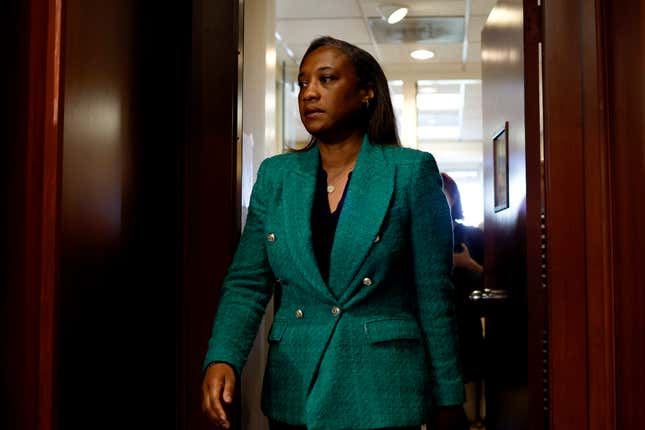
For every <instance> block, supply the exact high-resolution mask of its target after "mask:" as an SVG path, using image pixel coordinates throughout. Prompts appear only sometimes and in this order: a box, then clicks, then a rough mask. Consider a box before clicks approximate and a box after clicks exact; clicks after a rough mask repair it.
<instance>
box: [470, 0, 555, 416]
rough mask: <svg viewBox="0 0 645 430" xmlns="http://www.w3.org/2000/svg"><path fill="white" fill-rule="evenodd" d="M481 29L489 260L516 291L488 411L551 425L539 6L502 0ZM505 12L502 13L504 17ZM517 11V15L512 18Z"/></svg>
mask: <svg viewBox="0 0 645 430" xmlns="http://www.w3.org/2000/svg"><path fill="white" fill-rule="evenodd" d="M496 7H497V8H498V12H499V13H493V14H491V15H490V16H489V18H488V20H487V22H486V25H485V27H484V30H483V32H482V52H483V62H482V82H483V101H484V109H483V111H484V136H485V143H484V176H485V178H484V192H485V198H484V201H485V233H486V257H485V260H486V264H485V269H486V271H485V283H486V287H487V288H490V289H503V290H506V291H508V292H510V295H511V298H510V300H507V301H506V302H504V303H500V304H499V305H497V306H495V307H491V308H490V309H489V310H488V312H487V320H486V343H487V345H488V347H487V348H486V351H487V359H486V409H487V412H486V415H487V425H488V426H490V427H491V428H495V429H506V428H508V429H521V428H531V429H540V428H544V420H543V419H541V417H542V416H543V415H544V411H543V374H542V368H543V365H542V362H541V359H542V348H543V345H542V342H541V341H542V332H543V330H544V328H545V295H544V292H543V289H542V288H541V282H540V213H541V208H540V206H541V205H540V193H541V190H540V128H539V127H540V121H539V120H540V117H539V115H540V112H539V75H538V58H539V57H538V42H539V37H540V16H539V9H538V8H537V7H535V5H533V4H532V3H531V2H523V1H521V0H516V1H500V2H498V3H497V6H496ZM498 18H499V19H498ZM511 18H512V19H511ZM506 123H508V132H507V134H508V175H509V179H508V186H509V189H508V196H509V201H508V208H506V209H503V210H500V211H496V210H495V191H494V185H495V178H494V176H495V173H494V171H495V161H494V159H495V156H494V149H493V146H494V144H493V138H494V137H495V136H496V135H497V134H498V133H499V132H500V131H501V130H502V129H503V128H504V126H505V124H506Z"/></svg>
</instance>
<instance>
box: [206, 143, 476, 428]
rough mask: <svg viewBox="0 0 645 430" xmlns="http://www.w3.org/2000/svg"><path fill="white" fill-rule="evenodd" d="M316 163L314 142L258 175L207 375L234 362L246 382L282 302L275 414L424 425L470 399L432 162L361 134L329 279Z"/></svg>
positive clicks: (443, 209)
mask: <svg viewBox="0 0 645 430" xmlns="http://www.w3.org/2000/svg"><path fill="white" fill-rule="evenodd" d="M319 160H320V156H319V151H318V148H317V147H313V148H312V149H310V150H308V151H306V152H294V153H288V154H282V155H278V156H275V157H271V158H269V159H267V160H265V161H264V162H263V163H262V165H261V166H260V169H259V172H258V178H257V181H256V183H255V186H254V188H253V192H252V196H251V204H250V207H249V213H248V217H247V221H246V226H245V228H244V232H243V234H242V238H241V240H240V244H239V247H238V250H237V252H236V254H235V257H234V260H233V263H232V265H231V266H230V268H229V270H228V273H227V275H226V277H225V279H224V282H223V287H222V295H221V301H220V305H219V309H218V311H217V314H216V316H215V321H214V324H213V331H212V336H211V339H210V341H209V345H208V352H207V353H206V358H205V360H204V368H205V367H206V366H207V365H208V364H209V363H212V362H226V363H229V364H230V365H231V366H232V367H233V368H234V369H235V370H236V372H237V373H238V375H239V373H240V372H241V370H242V368H243V366H244V364H245V362H246V359H247V357H248V354H249V351H250V348H251V346H252V343H253V340H254V339H255V335H256V333H257V330H258V327H259V324H260V321H261V318H262V315H263V314H264V312H265V307H266V305H267V303H268V302H269V299H270V298H271V295H272V293H274V294H275V301H274V304H275V307H274V308H275V314H274V318H273V325H272V326H271V329H270V331H269V335H268V342H269V344H270V349H269V354H268V361H267V365H266V369H265V374H264V381H263V388H262V411H263V412H264V413H265V414H266V415H267V416H269V417H272V418H274V419H277V420H280V421H284V422H287V423H290V424H306V425H307V427H308V429H310V430H340V429H352V430H357V429H374V428H382V427H392V426H412V425H417V424H421V423H423V422H424V418H425V416H426V414H427V413H428V412H429V409H430V408H431V407H432V406H436V405H455V404H461V403H462V402H463V384H462V378H461V373H460V371H459V369H458V364H457V354H456V332H455V322H454V313H453V299H452V296H453V287H452V284H451V283H450V279H449V276H450V272H451V269H452V223H451V217H450V209H449V207H448V203H447V201H446V198H445V197H444V194H443V192H442V190H441V177H440V175H439V172H438V170H437V166H436V163H435V161H434V159H433V157H432V156H431V155H430V154H428V153H424V152H421V151H416V150H411V149H405V148H400V147H391V146H381V145H375V144H372V143H370V142H369V141H368V140H367V138H364V139H363V143H362V146H361V150H360V153H359V156H358V160H357V162H356V166H355V168H354V172H353V173H352V180H351V181H350V183H349V189H348V190H347V194H346V196H345V202H344V206H343V208H342V212H341V214H340V219H339V221H338V227H337V230H336V235H335V238H334V243H333V247H332V253H331V264H330V275H329V282H328V283H325V282H324V281H323V279H322V277H321V275H320V272H319V270H318V266H317V264H316V259H315V256H314V252H313V247H312V239H311V237H312V234H311V225H310V222H311V210H312V204H313V198H314V188H315V183H316V173H317V170H318V167H319V163H320V161H319Z"/></svg>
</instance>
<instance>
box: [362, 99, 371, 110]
mask: <svg viewBox="0 0 645 430" xmlns="http://www.w3.org/2000/svg"><path fill="white" fill-rule="evenodd" d="M361 106H362V107H363V109H364V110H368V109H369V108H370V99H365V100H363V101H362V102H361Z"/></svg>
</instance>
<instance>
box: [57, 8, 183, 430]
mask: <svg viewBox="0 0 645 430" xmlns="http://www.w3.org/2000/svg"><path fill="white" fill-rule="evenodd" d="M65 12H66V14H65V17H66V37H65V55H64V57H65V68H64V72H65V73H64V82H65V88H64V108H63V115H64V134H63V184H62V226H61V228H62V236H61V251H62V260H61V281H60V282H61V306H60V308H59V317H60V354H59V367H58V370H59V375H60V377H59V379H60V384H59V386H60V390H59V399H60V407H59V415H60V416H59V426H60V428H70V429H75V428H86V427H92V428H120V427H123V426H128V427H133V428H167V427H172V426H175V425H176V423H177V422H178V421H179V419H178V414H177V407H176V406H177V402H176V398H177V391H178V386H179V385H180V384H181V381H179V380H177V362H178V359H177V353H178V349H177V341H178V332H179V328H178V320H179V309H178V306H179V305H178V303H177V300H176V299H177V295H178V293H179V289H178V287H179V285H180V283H179V273H180V270H179V269H180V259H179V255H180V253H179V243H180V241H179V234H180V233H179V225H180V224H179V219H180V209H179V205H178V203H179V202H180V201H181V200H180V197H181V192H182V189H181V183H182V181H181V154H182V150H183V146H184V144H185V131H186V121H187V116H186V107H187V97H186V92H187V84H188V78H189V76H188V70H189V58H190V51H189V47H190V5H189V4H187V5H184V6H183V7H177V5H174V6H172V7H171V5H161V4H158V3H156V2H134V3H133V2H130V1H125V0H124V1H114V2H101V1H85V0H83V1H80V0H69V1H67V2H66V8H65ZM97 410H102V411H104V413H97ZM125 423H127V424H125Z"/></svg>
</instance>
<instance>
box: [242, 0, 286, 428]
mask: <svg viewBox="0 0 645 430" xmlns="http://www.w3.org/2000/svg"><path fill="white" fill-rule="evenodd" d="M274 33H275V0H245V2H244V77H243V101H242V110H243V114H242V115H243V116H242V128H243V132H244V149H243V156H242V164H243V173H242V189H243V190H242V212H243V214H246V207H245V206H248V200H249V196H250V190H251V186H252V184H253V183H254V182H255V177H256V174H257V170H258V167H259V166H260V163H261V162H262V160H264V159H265V158H266V157H268V156H271V155H274V154H276V153H278V152H279V151H280V149H281V148H280V147H279V145H278V143H277V142H276V92H275V81H276V46H275V36H274ZM251 142H252V146H251ZM242 221H243V222H244V220H242ZM272 315H273V306H272V303H270V304H269V306H268V309H267V316H265V318H264V319H263V320H262V324H261V325H260V329H259V331H258V335H257V337H256V339H255V342H254V345H253V349H252V350H251V353H250V354H249V359H248V361H247V363H246V366H245V368H244V371H243V372H242V381H241V396H242V423H241V428H242V430H263V429H268V424H267V420H266V418H265V417H264V415H263V414H262V411H261V410H260V394H261V388H262V377H263V373H264V367H265V363H266V357H267V353H268V343H267V341H266V333H267V331H268V328H269V327H270V325H271V322H272Z"/></svg>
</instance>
